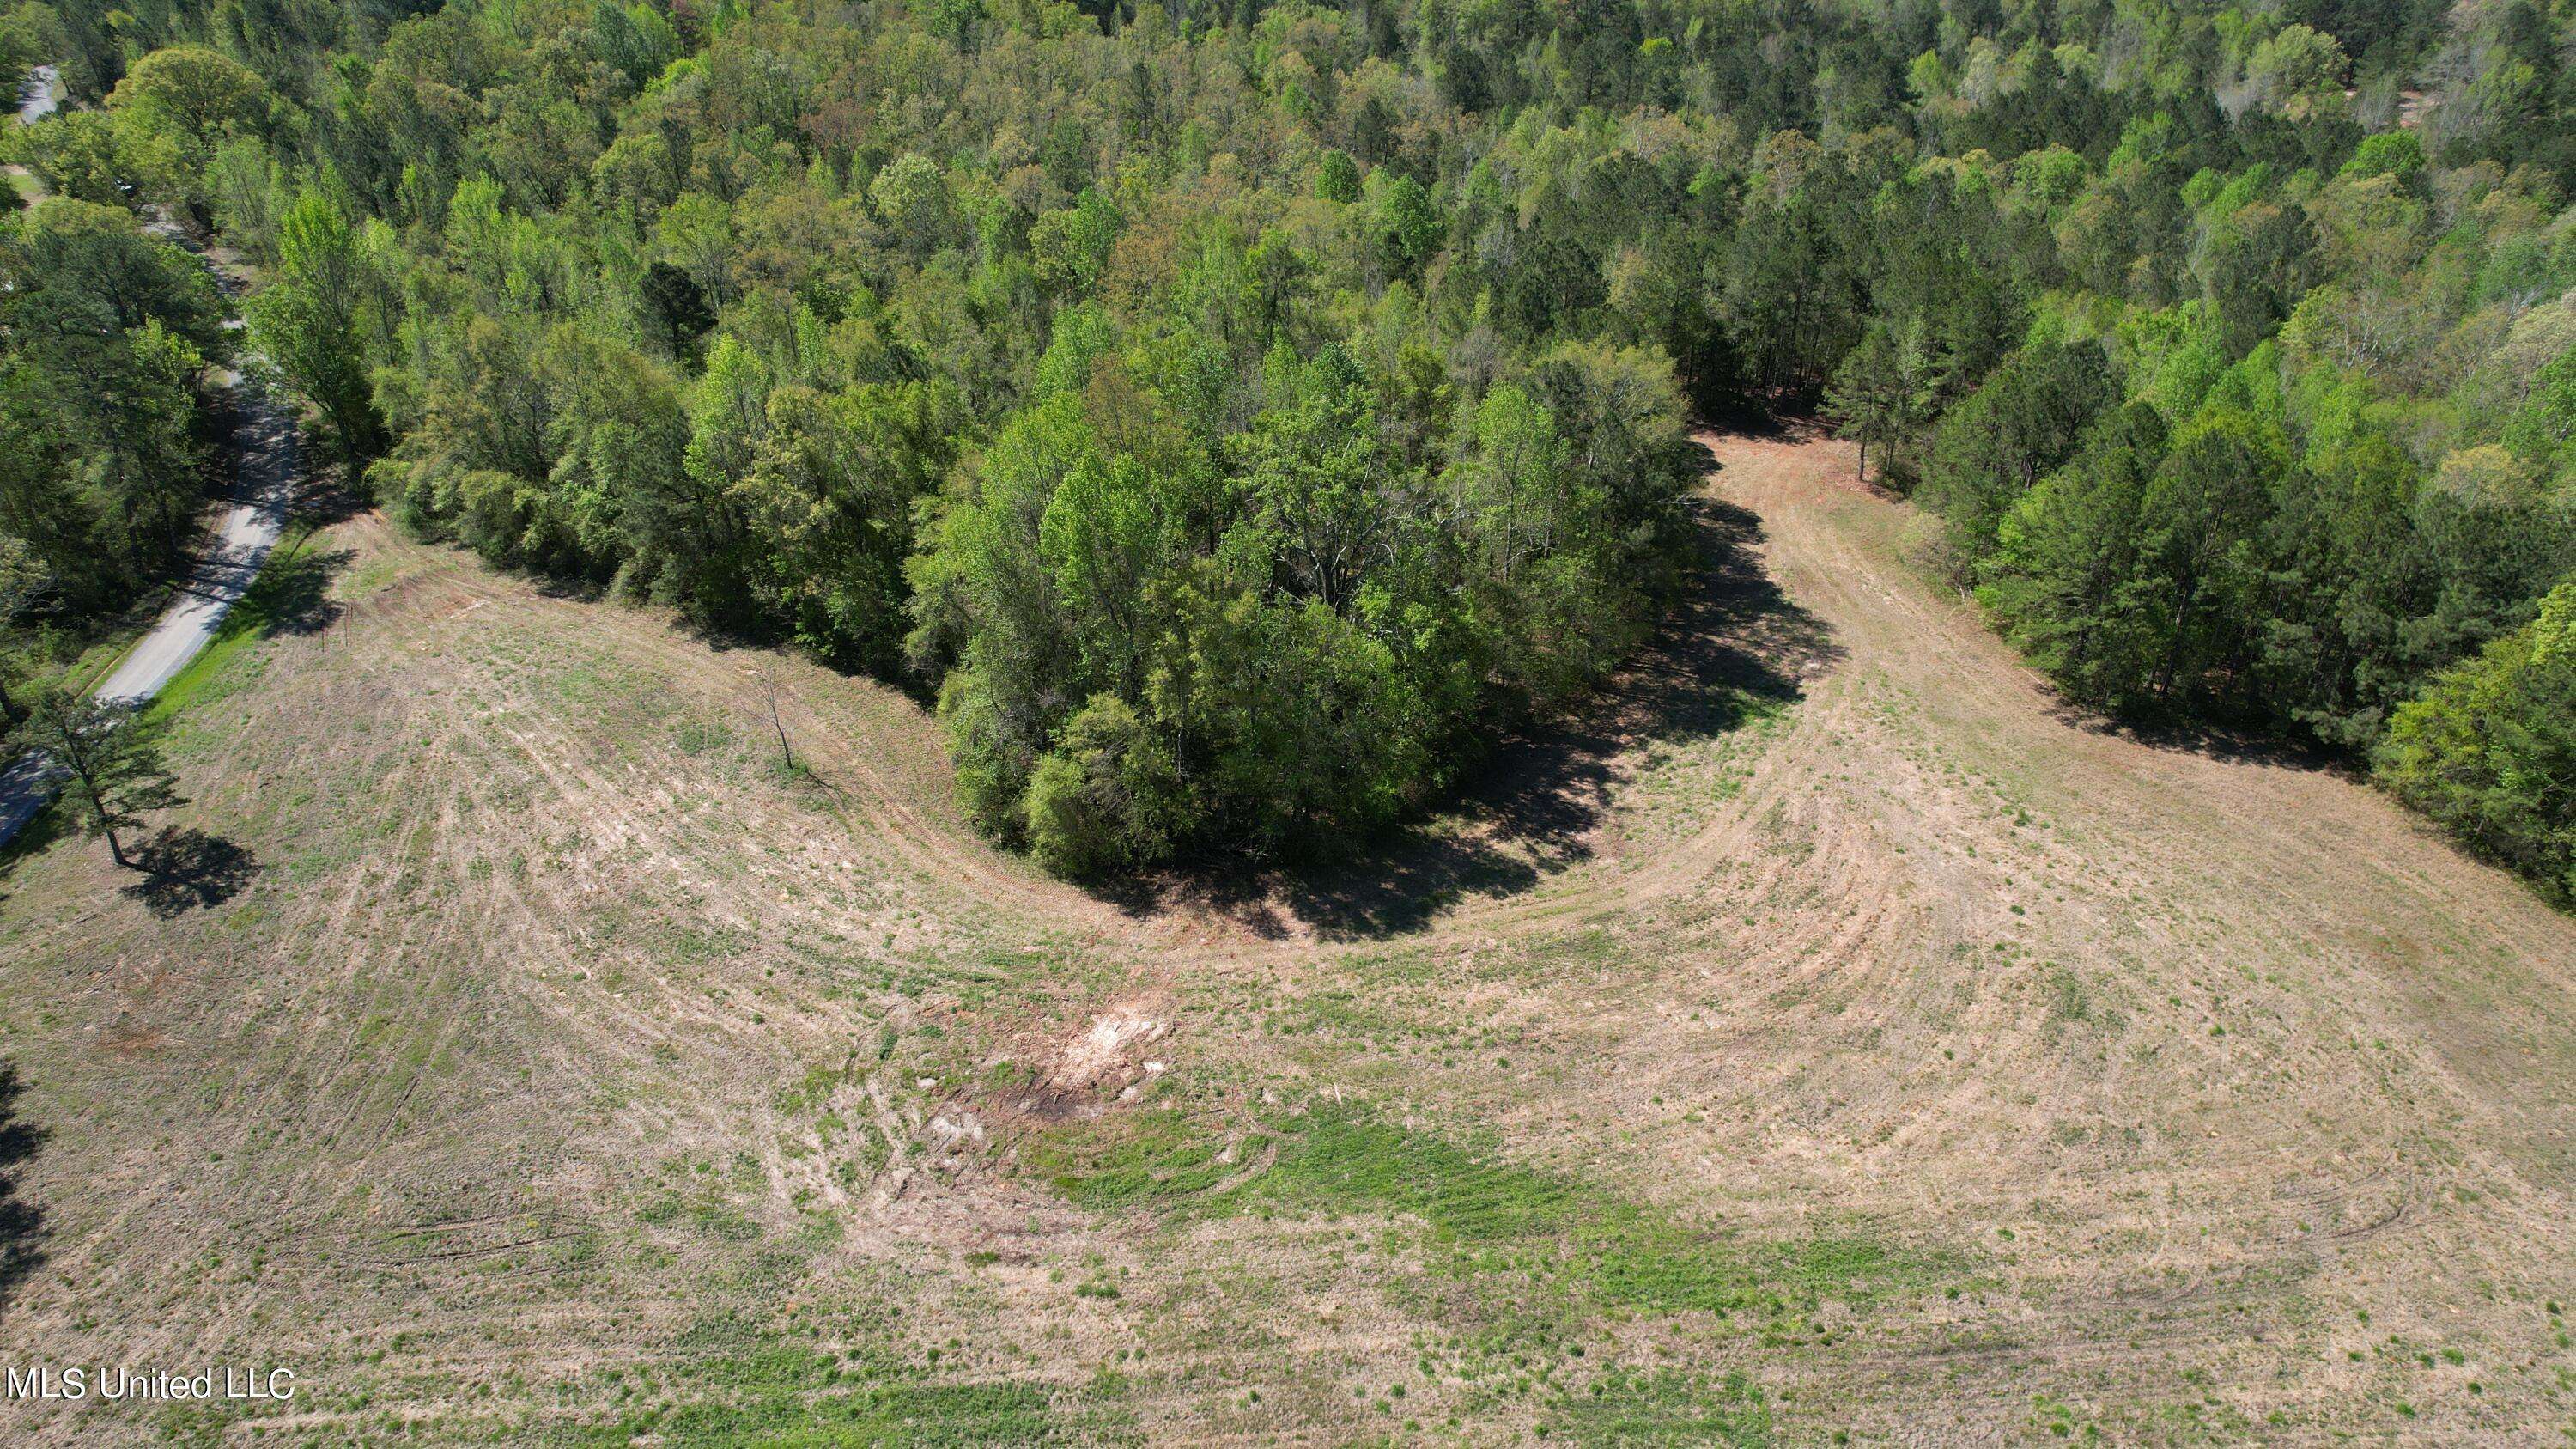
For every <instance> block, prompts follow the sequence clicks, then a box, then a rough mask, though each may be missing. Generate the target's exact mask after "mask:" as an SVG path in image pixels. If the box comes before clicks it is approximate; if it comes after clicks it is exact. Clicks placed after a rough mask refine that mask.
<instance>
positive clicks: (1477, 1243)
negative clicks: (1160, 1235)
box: [1033, 1103, 1963, 1319]
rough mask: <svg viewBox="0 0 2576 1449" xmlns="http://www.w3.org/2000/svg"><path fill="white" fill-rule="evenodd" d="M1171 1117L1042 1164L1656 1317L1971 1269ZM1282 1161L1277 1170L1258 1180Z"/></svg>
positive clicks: (1362, 1145) (1574, 1186) (1790, 1302)
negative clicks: (1404, 1237) (1339, 1220)
mask: <svg viewBox="0 0 2576 1449" xmlns="http://www.w3.org/2000/svg"><path fill="white" fill-rule="evenodd" d="M1224 1145H1225V1144H1224V1142H1223V1141H1222V1140H1221V1139H1220V1138H1219V1137H1218V1136H1217V1135H1216V1134H1215V1133H1214V1132H1212V1131H1208V1130H1206V1129H1204V1128H1202V1127H1201V1126H1199V1125H1198V1124H1196V1123H1194V1122H1193V1121H1191V1120H1190V1119H1189V1118H1187V1117H1185V1116H1183V1115H1182V1114H1181V1113H1179V1112H1177V1111H1171V1110H1162V1111H1155V1112H1150V1113H1146V1114H1142V1115H1140V1116H1138V1117H1136V1118H1133V1119H1130V1120H1129V1121H1128V1122H1126V1123H1124V1124H1122V1125H1120V1126H1118V1127H1115V1128H1111V1129H1109V1130H1108V1131H1107V1132H1105V1133H1103V1132H1102V1131H1101V1129H1100V1128H1099V1127H1097V1126H1096V1125H1086V1126H1085V1127H1082V1128H1074V1129H1065V1130H1062V1131H1059V1132H1057V1133H1055V1134H1053V1135H1052V1136H1050V1137H1049V1138H1047V1139H1046V1140H1044V1141H1043V1142H1041V1143H1040V1144H1039V1145H1038V1146H1037V1148H1036V1150H1035V1152H1034V1154H1033V1160H1034V1161H1035V1162H1036V1163H1037V1165H1038V1166H1039V1168H1040V1170H1041V1171H1043V1172H1045V1173H1047V1175H1048V1176H1049V1178H1050V1179H1051V1180H1052V1181H1053V1183H1054V1184H1055V1186H1056V1188H1057V1190H1058V1191H1060V1192H1062V1193H1063V1194H1064V1195H1065V1196H1066V1197H1067V1198H1069V1199H1071V1200H1072V1201H1074V1202H1076V1203H1078V1204H1081V1205H1082V1206H1084V1207H1088V1208H1092V1209H1094V1210H1098V1211H1119V1210H1132V1209H1140V1208H1142V1209H1152V1210H1155V1211H1159V1212H1163V1213H1166V1214H1170V1215H1173V1216H1178V1217H1187V1216H1201V1217H1213V1216H1223V1215H1230V1214H1237V1213H1261V1214H1265V1215H1267V1214H1283V1215H1305V1214H1336V1213H1377V1214H1384V1215H1387V1216H1390V1217H1409V1218H1414V1219H1418V1220H1419V1221H1420V1222H1421V1223H1422V1224H1423V1226H1424V1229H1425V1234H1424V1236H1425V1239H1426V1245H1427V1246H1428V1247H1429V1248H1430V1249H1431V1250H1432V1251H1433V1252H1434V1254H1435V1257H1436V1258H1437V1259H1438V1260H1440V1261H1442V1262H1444V1263H1445V1265H1446V1267H1447V1268H1448V1270H1450V1271H1452V1272H1455V1273H1458V1274H1461V1275H1463V1276H1468V1277H1491V1276H1495V1275H1509V1276H1513V1277H1517V1278H1522V1279H1527V1280H1536V1281H1537V1282H1538V1283H1540V1284H1543V1285H1545V1286H1547V1287H1549V1288H1550V1289H1553V1290H1557V1291H1561V1292H1563V1293H1566V1294H1568V1295H1570V1296H1572V1297H1574V1298H1576V1299H1578V1300H1584V1301H1588V1302H1590V1303H1591V1304H1593V1305H1594V1306H1596V1307H1605V1308H1606V1307H1616V1308H1624V1309H1633V1310H1637V1311H1641V1312H1647V1313H1684V1312H1698V1313H1715V1314H1721V1315H1726V1314H1735V1313H1751V1314H1753V1315H1756V1316H1758V1317H1762V1318H1766V1319H1768V1318H1776V1317H1779V1316H1781V1315H1784V1314H1793V1313H1802V1312H1805V1311H1807V1310H1810V1309H1812V1308H1813V1307H1815V1306H1816V1305H1817V1304H1819V1303H1822V1302H1824V1301H1827V1300H1832V1301H1837V1302H1841V1303H1844V1304H1846V1305H1851V1306H1866V1305H1868V1304H1871V1303H1874V1302H1877V1301H1880V1300H1882V1299H1886V1298H1889V1297H1893V1296H1897V1295H1900V1294H1903V1293H1907V1292H1912V1291H1918V1290H1922V1289H1926V1288H1931V1287H1935V1286H1938V1284H1939V1283H1940V1282H1942V1281H1943V1280H1944V1279H1948V1278H1955V1277H1957V1276H1959V1274H1960V1272H1961V1268H1962V1266H1963V1265H1961V1264H1959V1263H1956V1262H1952V1261H1949V1260H1947V1259H1940V1258H1930V1257H1923V1256H1918V1255H1911V1254H1907V1253H1904V1252H1901V1251H1899V1250H1896V1249H1893V1248H1890V1247H1888V1246H1887V1245H1885V1244H1883V1243H1880V1242H1878V1241H1876V1240H1874V1239H1871V1238H1868V1237H1863V1236H1857V1235H1846V1236H1836V1237H1817V1238H1810V1239H1807V1240H1804V1241H1801V1242H1795V1243H1788V1244H1754V1243H1745V1242H1740V1241H1737V1240H1735V1239H1733V1238H1732V1237H1731V1236H1725V1235H1718V1234H1713V1233H1710V1232H1708V1231H1706V1230H1703V1229H1701V1228H1699V1227H1696V1226H1694V1225H1692V1224H1689V1223H1686V1222H1683V1221H1681V1220H1680V1219H1677V1218H1675V1217H1673V1216H1671V1215H1669V1214H1667V1213H1664V1212H1662V1211H1660V1210H1658V1209H1655V1208H1653V1207H1650V1206H1646V1205H1643V1204H1640V1203H1637V1202H1634V1201H1631V1200H1629V1199H1627V1198H1624V1197H1621V1196H1619V1195H1618V1194H1616V1193H1613V1192H1611V1191H1608V1190H1606V1189H1604V1188H1602V1187H1600V1186H1598V1185H1595V1184H1592V1183H1588V1182H1584V1181H1581V1180H1579V1179H1574V1178H1569V1177H1564V1176H1560V1175H1557V1174H1554V1173H1550V1172H1546V1171H1542V1170H1539V1169H1536V1168H1531V1167H1524V1166H1519V1165H1516V1164H1513V1163H1508V1162H1504V1161H1501V1160H1499V1159H1497V1158H1496V1157H1494V1156H1493V1155H1492V1154H1490V1153H1486V1152H1481V1151H1477V1150H1474V1149H1471V1148H1469V1147H1466V1146H1462V1145H1460V1144H1459V1143H1457V1142H1454V1141H1451V1140H1449V1139H1448V1138H1445V1137H1442V1136H1440V1135H1438V1134H1436V1133H1431V1132H1424V1131H1414V1130H1407V1129H1406V1128H1403V1127H1400V1126H1398V1125H1395V1124H1393V1123H1390V1122H1387V1121H1385V1120H1384V1119H1382V1118H1381V1117H1379V1116H1378V1115H1377V1114H1376V1113H1375V1112H1373V1111H1371V1110H1369V1109H1368V1108H1365V1107H1361V1106H1358V1105H1333V1104H1323V1103H1318V1104H1317V1105H1316V1106H1315V1107H1314V1108H1313V1110H1312V1111H1310V1112H1308V1113H1307V1114H1306V1115H1305V1116H1303V1117H1296V1118H1289V1119H1286V1120H1285V1121H1283V1122H1281V1123H1279V1124H1277V1125H1276V1126H1273V1127H1269V1128H1265V1129H1264V1130H1263V1131H1262V1132H1260V1133H1256V1134H1253V1135H1249V1136H1247V1137H1246V1138H1245V1139H1244V1140H1243V1141H1242V1142H1240V1143H1238V1144H1237V1147H1236V1151H1235V1153H1234V1159H1233V1160H1232V1161H1224V1160H1221V1157H1222V1155H1223V1152H1224ZM1264 1154H1275V1160H1274V1161H1273V1162H1272V1163H1271V1165H1270V1166H1269V1168H1268V1169H1267V1170H1260V1169H1258V1167H1257V1166H1255V1167H1247V1166H1245V1164H1257V1161H1258V1159H1259V1158H1261V1157H1262V1156H1263V1155H1264Z"/></svg>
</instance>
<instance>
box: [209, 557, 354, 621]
mask: <svg viewBox="0 0 2576 1449" xmlns="http://www.w3.org/2000/svg"><path fill="white" fill-rule="evenodd" d="M352 557H354V555H353V554H352V553H351V552H350V551H349V550H348V549H345V548H342V549H333V550H331V551H329V552H327V553H326V552H321V551H318V550H317V551H314V552H309V553H308V552H306V551H305V550H304V549H302V548H301V547H300V546H299V547H297V548H296V549H295V550H294V551H293V552H291V553H275V554H271V555H270V556H269V560H268V567H266V568H265V569H262V570H261V571H260V576H259V582H258V583H256V584H254V585H252V586H251V588H250V591H249V592H248V593H246V594H244V595H242V598H241V602H240V603H238V604H236V605H234V607H233V614H234V615H238V616H239V617H240V619H241V623H240V626H239V627H240V628H242V629H257V630H258V631H259V632H260V635H261V637H263V638H265V637H267V636H269V635H272V634H319V633H321V632H322V631H323V630H325V629H328V628H330V627H331V625H332V624H333V623H334V622H336V621H337V620H338V619H339V617H340V612H341V608H340V603H339V601H338V600H336V599H334V598H332V597H331V581H332V580H333V579H334V578H337V577H339V574H340V571H341V570H343V569H345V568H347V567H348V566H349V560H350V559H351V558H352ZM224 626H225V630H224V631H225V632H227V633H229V632H234V629H233V616H232V615H228V616H226V618H225V620H224Z"/></svg>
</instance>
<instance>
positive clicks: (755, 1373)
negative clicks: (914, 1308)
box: [571, 1345, 1081, 1449]
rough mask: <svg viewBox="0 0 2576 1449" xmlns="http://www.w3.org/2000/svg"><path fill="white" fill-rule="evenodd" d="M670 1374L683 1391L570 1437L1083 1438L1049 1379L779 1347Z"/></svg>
mask: <svg viewBox="0 0 2576 1449" xmlns="http://www.w3.org/2000/svg"><path fill="white" fill-rule="evenodd" d="M668 1378H669V1380H670V1381H671V1382H670V1386H671V1387H679V1386H682V1385H685V1388H686V1394H685V1396H684V1399H685V1401H683V1402H678V1403H664V1404H656V1405H652V1406H649V1407H645V1408H641V1409H636V1410H633V1411H630V1412H628V1413H626V1414H623V1415H621V1416H620V1417H619V1418H618V1419H617V1420H616V1421H615V1422H613V1423H610V1424H605V1425H595V1426H591V1427H589V1428H586V1429H584V1430H582V1431H580V1432H579V1433H578V1434H576V1435H574V1436H572V1439H571V1442H573V1443H577V1444H582V1445H600V1446H605V1445H625V1444H630V1443H633V1442H635V1441H636V1440H638V1439H646V1440H648V1441H650V1442H659V1443H661V1444H663V1445H666V1446H672V1449H680V1446H691V1449H730V1446H758V1449H820V1446H825V1445H829V1446H832V1449H858V1446H863V1445H919V1446H934V1445H981V1444H1039V1443H1051V1442H1065V1441H1070V1440H1073V1439H1076V1438H1079V1437H1081V1436H1080V1435H1079V1434H1078V1433H1077V1431H1076V1427H1075V1426H1074V1425H1073V1424H1072V1423H1070V1422H1068V1421H1067V1420H1066V1419H1065V1418H1063V1417H1061V1416H1059V1415H1058V1414H1057V1412H1056V1409H1055V1405H1054V1399H1055V1395H1054V1394H1053V1393H1051V1392H1050V1391H1049V1390H1048V1389H1046V1388H1045V1387H1043V1386H1041V1385H1036V1384H1030V1383H1026V1382H965V1381H948V1380H939V1379H933V1378H928V1377H925V1376H923V1375H922V1374H921V1373H920V1371H918V1370H916V1369H914V1368H912V1367H911V1366H909V1365H906V1364H901V1363H897V1362H892V1361H888V1360H886V1359H885V1358H884V1357H883V1356H881V1355H874V1354H865V1355H863V1354H856V1353H854V1354H850V1355H847V1356H843V1355H836V1354H833V1353H831V1352H828V1351H823V1350H815V1349H805V1348H798V1347H793V1346H785V1345H781V1346H774V1347H767V1348H760V1349H754V1350H751V1351H748V1352H745V1353H742V1354H739V1355H734V1356H730V1357H721V1358H714V1359H707V1360H702V1361H699V1362H696V1363H691V1364H686V1365H681V1366H676V1367H675V1369H674V1370H673V1371H672V1372H671V1373H670V1374H669V1375H668Z"/></svg>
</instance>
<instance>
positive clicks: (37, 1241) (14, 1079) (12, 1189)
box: [0, 1062, 45, 1313]
mask: <svg viewBox="0 0 2576 1449" xmlns="http://www.w3.org/2000/svg"><path fill="white" fill-rule="evenodd" d="M26 1090H27V1086H26V1083H25V1082H23V1081H21V1080H20V1079H19V1077H18V1068H17V1067H16V1066H15V1065H13V1064H11V1063H8V1062H0V1313H5V1312H7V1311H8V1307H9V1302H10V1300H11V1298H13V1297H14V1296H15V1295H16V1292H17V1288H18V1284H19V1283H20V1282H21V1281H22V1280H23V1279H25V1278H26V1276H27V1275H28V1274H29V1273H31V1272H33V1271H35V1269H36V1268H37V1266H38V1265H39V1264H41V1263H43V1262H44V1261H45V1254H44V1248H43V1239H44V1233H45V1210H44V1209H43V1208H40V1207H38V1206H36V1205H35V1204H34V1203H31V1202H29V1201H27V1200H26V1199H25V1198H22V1197H20V1196H19V1195H18V1169H19V1166H20V1165H21V1164H22V1163H24V1162H26V1161H27V1160H28V1159H29V1158H31V1157H34V1156H35V1155H36V1152H37V1149H39V1148H41V1147H43V1146H44V1145H45V1130H44V1129H43V1128H41V1127H38V1126H35V1125H34V1124H32V1123H30V1122H27V1121H26V1120H25V1119H23V1118H21V1117H20V1116H19V1115H18V1098H19V1096H20V1095H21V1094H23V1093H24V1092H25V1091H26Z"/></svg>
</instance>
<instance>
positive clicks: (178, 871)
mask: <svg viewBox="0 0 2576 1449" xmlns="http://www.w3.org/2000/svg"><path fill="white" fill-rule="evenodd" d="M134 864H135V867H136V868H137V869H139V870H141V871H142V872H143V879H141V880H139V881H136V882H135V883H134V884H132V885H130V886H127V887H125V888H124V889H123V890H122V891H120V892H119V894H121V895H123V896H126V897H127V898H129V899H131V900H138V901H141V902H142V903H143V908H144V909H145V910H148V911H150V912H151V913H152V914H154V915H156V916H159V917H161V918H162V919H163V920H168V919H169V918H170V917H172V916H177V915H183V914H185V913H187V912H188V911H190V910H199V909H203V908H205V907H208V906H219V905H222V904H223V903H224V902H226V901H228V900H231V899H232V898H233V897H234V896H237V895H239V894H241V891H242V887H244V886H247V885H249V884H250V882H251V878H252V877H253V876H256V875H258V874H259V858H258V857H257V856H254V855H252V854H251V853H250V852H249V851H248V850H245V849H243V848H242V847H241V846H238V845H235V844H233V843H232V842H231V841H229V840H226V839H224V838H223V837H222V836H220V835H208V834H207V833H206V832H204V831H202V830H173V829H164V830H163V831H162V832H161V833H160V834H158V835H155V836H153V837H152V838H151V839H150V840H147V841H145V842H144V843H143V844H142V845H140V846H138V847H136V849H135V851H134Z"/></svg>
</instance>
